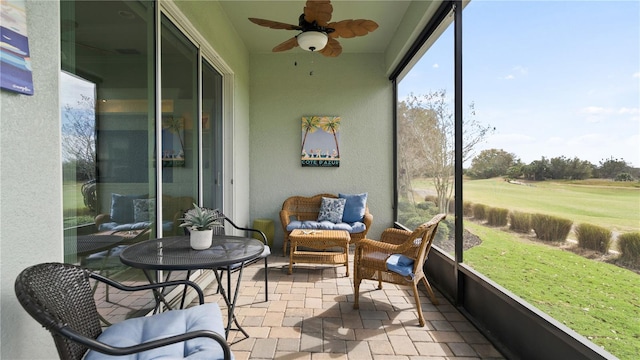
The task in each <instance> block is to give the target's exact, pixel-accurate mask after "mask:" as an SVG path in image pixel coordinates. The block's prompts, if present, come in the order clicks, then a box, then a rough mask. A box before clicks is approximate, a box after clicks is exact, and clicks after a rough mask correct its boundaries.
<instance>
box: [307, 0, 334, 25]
mask: <svg viewBox="0 0 640 360" xmlns="http://www.w3.org/2000/svg"><path fill="white" fill-rule="evenodd" d="M332 12H333V6H332V5H331V1H329V0H307V4H306V5H305V7H304V20H305V21H306V22H308V23H312V22H314V21H315V22H317V23H318V25H320V26H326V25H327V23H328V22H329V21H330V20H331V13H332Z"/></svg>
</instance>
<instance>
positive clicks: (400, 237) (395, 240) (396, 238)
mask: <svg viewBox="0 0 640 360" xmlns="http://www.w3.org/2000/svg"><path fill="white" fill-rule="evenodd" d="M410 236H411V231H407V230H402V229H396V228H388V229H385V230H384V231H383V232H382V235H381V236H380V241H382V242H385V243H389V244H396V245H398V244H402V243H405V242H406V241H407V239H409V237H410Z"/></svg>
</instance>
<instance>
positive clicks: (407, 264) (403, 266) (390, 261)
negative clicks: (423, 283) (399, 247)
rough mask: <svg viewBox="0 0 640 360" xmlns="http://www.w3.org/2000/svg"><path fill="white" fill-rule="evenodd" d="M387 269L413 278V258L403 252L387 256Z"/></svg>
mask: <svg viewBox="0 0 640 360" xmlns="http://www.w3.org/2000/svg"><path fill="white" fill-rule="evenodd" d="M387 270H389V271H393V272H394V273H396V274H400V275H402V276H410V277H412V278H413V259H412V258H410V257H407V256H405V255H402V254H392V255H391V256H389V258H387Z"/></svg>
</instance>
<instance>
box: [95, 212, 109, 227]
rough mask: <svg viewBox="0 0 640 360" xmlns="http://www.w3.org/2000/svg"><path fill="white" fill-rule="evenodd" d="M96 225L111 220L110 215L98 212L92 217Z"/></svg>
mask: <svg viewBox="0 0 640 360" xmlns="http://www.w3.org/2000/svg"><path fill="white" fill-rule="evenodd" d="M94 222H95V224H96V227H99V226H100V225H101V224H104V223H108V222H111V215H109V214H98V215H96V218H95V219H94Z"/></svg>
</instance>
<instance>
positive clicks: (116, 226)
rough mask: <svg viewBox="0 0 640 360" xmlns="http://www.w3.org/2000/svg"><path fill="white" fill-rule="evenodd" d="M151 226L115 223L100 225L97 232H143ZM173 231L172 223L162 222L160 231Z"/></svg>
mask: <svg viewBox="0 0 640 360" xmlns="http://www.w3.org/2000/svg"><path fill="white" fill-rule="evenodd" d="M150 226H151V222H150V221H141V222H135V223H134V222H132V223H126V224H121V223H117V222H114V221H112V222H107V223H102V224H100V226H98V231H129V230H144V229H146V228H148V227H150ZM171 230H173V221H164V222H163V223H162V231H171Z"/></svg>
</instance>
